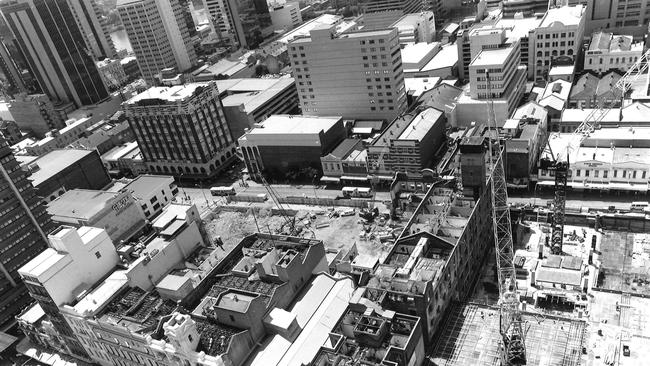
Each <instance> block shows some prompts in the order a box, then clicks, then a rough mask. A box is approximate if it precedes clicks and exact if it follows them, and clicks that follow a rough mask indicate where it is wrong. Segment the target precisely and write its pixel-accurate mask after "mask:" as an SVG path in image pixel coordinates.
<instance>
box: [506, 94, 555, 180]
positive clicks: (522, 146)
mask: <svg viewBox="0 0 650 366" xmlns="http://www.w3.org/2000/svg"><path fill="white" fill-rule="evenodd" d="M547 126H548V112H547V111H546V109H545V108H544V107H543V106H541V105H539V104H537V103H535V102H528V103H526V104H525V105H523V106H521V107H519V108H517V110H516V111H515V113H514V114H513V116H512V118H510V119H508V120H507V121H506V123H505V124H504V125H503V132H504V133H505V134H506V136H508V137H509V138H507V139H506V144H505V145H506V151H505V152H506V158H505V160H504V161H505V164H504V165H505V166H504V168H505V171H506V178H507V181H508V184H509V186H510V187H517V188H528V183H529V182H530V175H531V174H536V173H537V172H536V168H537V162H538V161H539V154H540V153H541V152H542V149H543V148H544V146H546V139H547Z"/></svg>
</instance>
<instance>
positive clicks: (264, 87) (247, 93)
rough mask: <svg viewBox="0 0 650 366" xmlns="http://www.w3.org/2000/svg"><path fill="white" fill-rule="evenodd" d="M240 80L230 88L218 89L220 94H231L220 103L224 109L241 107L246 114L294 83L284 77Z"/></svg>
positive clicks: (291, 79) (292, 80)
mask: <svg viewBox="0 0 650 366" xmlns="http://www.w3.org/2000/svg"><path fill="white" fill-rule="evenodd" d="M240 80H241V81H240V82H239V83H237V84H233V85H232V87H231V88H228V89H225V90H224V89H221V88H219V91H220V92H224V91H227V92H228V93H232V94H230V95H227V96H225V97H223V98H222V99H221V103H222V104H223V106H224V107H239V106H241V105H243V106H244V108H245V110H246V111H247V112H254V111H255V110H257V109H258V108H260V107H262V106H264V105H265V104H266V103H268V102H269V101H271V100H272V99H273V98H275V97H277V96H278V95H279V94H280V93H282V92H283V91H284V90H286V89H287V88H290V87H292V86H293V85H294V84H295V82H296V81H295V79H294V78H286V77H283V78H277V79H240ZM249 80H251V81H249ZM257 81H262V82H257ZM217 85H218V84H217Z"/></svg>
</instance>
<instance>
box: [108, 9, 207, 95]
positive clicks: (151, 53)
mask: <svg viewBox="0 0 650 366" xmlns="http://www.w3.org/2000/svg"><path fill="white" fill-rule="evenodd" d="M117 10H118V12H119V14H120V19H122V23H123V24H124V27H125V30H126V33H127V35H128V37H129V42H130V43H131V46H132V47H133V52H134V53H135V57H136V59H137V61H138V65H139V66H140V72H141V73H142V77H143V78H144V79H145V81H147V83H149V84H150V85H151V84H153V83H154V81H155V80H156V76H157V75H158V74H160V72H161V71H162V70H163V69H166V68H175V69H176V70H177V71H179V72H183V71H186V70H188V69H190V68H192V67H193V66H194V65H195V64H196V53H195V52H194V47H193V46H192V44H191V42H190V35H189V30H188V29H187V23H186V21H185V18H184V16H183V7H182V6H181V3H180V1H179V0H160V1H154V0H120V1H118V2H117Z"/></svg>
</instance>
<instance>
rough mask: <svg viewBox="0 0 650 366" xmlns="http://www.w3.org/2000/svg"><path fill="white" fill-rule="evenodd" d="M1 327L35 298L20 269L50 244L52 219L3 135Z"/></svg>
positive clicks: (0, 159)
mask: <svg viewBox="0 0 650 366" xmlns="http://www.w3.org/2000/svg"><path fill="white" fill-rule="evenodd" d="M0 173H1V175H0V185H1V186H2V189H1V190H0V212H1V214H0V232H1V234H0V288H1V289H2V291H0V329H1V330H4V329H5V328H6V327H7V326H9V325H11V324H12V323H13V322H14V317H15V316H16V315H18V313H20V311H21V310H22V308H23V307H25V306H26V305H27V304H29V303H30V302H31V299H30V297H29V295H28V293H27V289H26V287H25V285H24V284H23V282H22V280H21V279H20V276H19V274H18V269H19V268H20V267H21V266H23V265H24V264H25V263H27V262H29V261H30V260H32V259H33V258H34V257H36V256H37V255H38V254H39V253H40V252H41V251H43V250H44V249H45V248H46V247H47V237H46V234H47V232H48V231H50V230H52V228H53V227H52V221H51V220H50V217H49V216H48V214H47V212H46V211H45V207H44V206H43V205H42V204H41V201H40V199H39V197H38V196H37V195H36V191H35V190H34V187H33V186H32V185H31V183H30V181H29V180H28V179H27V174H26V173H25V172H24V171H23V170H22V169H20V166H19V165H18V162H16V159H15V158H14V156H13V154H12V153H11V148H10V147H9V145H8V144H7V143H6V141H5V140H4V139H2V138H0Z"/></svg>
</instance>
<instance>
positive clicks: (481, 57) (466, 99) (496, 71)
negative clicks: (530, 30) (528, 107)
mask: <svg viewBox="0 0 650 366" xmlns="http://www.w3.org/2000/svg"><path fill="white" fill-rule="evenodd" d="M488 74H489V78H490V85H491V92H490V93H489V92H488V81H487V76H488ZM469 79H470V80H471V83H470V84H469V87H467V86H466V87H465V90H464V92H463V93H462V94H461V95H460V96H459V97H458V98H457V99H456V103H455V105H454V106H453V111H452V112H451V114H452V116H453V117H452V121H451V124H452V125H454V126H456V125H457V126H469V125H470V124H471V123H472V122H476V123H486V122H487V118H488V117H487V116H488V113H487V111H488V106H487V102H488V100H489V99H491V100H492V101H493V102H494V113H495V116H494V117H495V118H496V121H497V123H498V124H503V121H505V120H506V119H508V118H509V117H510V115H512V113H513V112H514V110H515V108H517V105H518V104H519V101H520V100H521V98H522V97H523V94H524V88H525V84H526V66H523V65H520V64H519V42H515V43H514V44H510V45H508V46H507V47H504V48H497V49H485V50H482V51H480V52H479V54H478V55H477V56H476V57H475V58H474V59H473V60H472V63H471V64H470V65H469Z"/></svg>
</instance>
